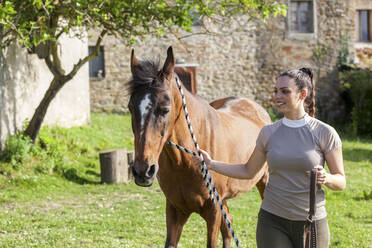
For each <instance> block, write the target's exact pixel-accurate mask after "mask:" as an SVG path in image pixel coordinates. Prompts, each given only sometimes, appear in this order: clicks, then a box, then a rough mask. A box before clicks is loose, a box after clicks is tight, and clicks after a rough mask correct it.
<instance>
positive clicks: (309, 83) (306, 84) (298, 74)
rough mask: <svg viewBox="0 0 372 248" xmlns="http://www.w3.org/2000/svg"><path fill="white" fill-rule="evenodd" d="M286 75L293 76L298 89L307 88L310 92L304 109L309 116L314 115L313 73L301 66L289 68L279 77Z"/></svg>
mask: <svg viewBox="0 0 372 248" xmlns="http://www.w3.org/2000/svg"><path fill="white" fill-rule="evenodd" d="M283 76H287V77H289V78H293V79H294V82H295V84H296V86H297V88H298V90H299V91H301V90H303V89H305V88H306V89H307V91H308V92H309V93H310V94H308V95H307V96H306V99H305V111H306V112H307V113H308V114H309V115H310V116H311V117H314V116H315V83H314V81H313V73H312V72H311V70H310V69H309V68H306V67H303V68H301V69H298V70H289V71H286V72H283V73H282V74H281V75H280V76H279V77H283Z"/></svg>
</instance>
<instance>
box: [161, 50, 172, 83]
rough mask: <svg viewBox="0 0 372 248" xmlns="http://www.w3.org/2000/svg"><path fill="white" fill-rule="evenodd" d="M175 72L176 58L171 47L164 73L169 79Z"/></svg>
mask: <svg viewBox="0 0 372 248" xmlns="http://www.w3.org/2000/svg"><path fill="white" fill-rule="evenodd" d="M173 72H174V56H173V49H172V47H171V46H170V47H169V48H168V51H167V59H166V60H165V63H164V66H163V73H164V75H165V76H166V77H167V78H170V77H171V76H173Z"/></svg>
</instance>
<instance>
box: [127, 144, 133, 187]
mask: <svg viewBox="0 0 372 248" xmlns="http://www.w3.org/2000/svg"><path fill="white" fill-rule="evenodd" d="M127 160H128V181H130V180H132V179H133V173H132V166H133V163H134V152H133V151H128V152H127Z"/></svg>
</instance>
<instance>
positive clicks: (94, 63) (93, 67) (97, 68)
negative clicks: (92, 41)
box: [89, 46, 105, 78]
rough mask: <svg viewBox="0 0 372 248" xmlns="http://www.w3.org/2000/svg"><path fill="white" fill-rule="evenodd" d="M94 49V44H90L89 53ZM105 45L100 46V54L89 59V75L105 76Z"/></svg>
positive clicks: (94, 76)
mask: <svg viewBox="0 0 372 248" xmlns="http://www.w3.org/2000/svg"><path fill="white" fill-rule="evenodd" d="M93 51H94V46H89V54H92V53H93ZM104 57H105V56H104V49H103V46H101V47H100V48H99V55H98V56H97V57H95V58H94V59H91V60H90V61H89V77H93V78H103V77H105V61H104Z"/></svg>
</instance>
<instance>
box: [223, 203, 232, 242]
mask: <svg viewBox="0 0 372 248" xmlns="http://www.w3.org/2000/svg"><path fill="white" fill-rule="evenodd" d="M222 203H223V207H224V209H225V212H226V215H227V218H228V219H229V221H230V224H231V225H232V216H231V214H230V212H229V208H228V207H227V202H226V201H225V200H223V201H222ZM221 233H222V240H223V245H222V247H223V248H230V243H231V237H232V235H231V232H230V229H229V227H228V226H227V224H226V220H225V218H224V217H223V215H222V214H221Z"/></svg>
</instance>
